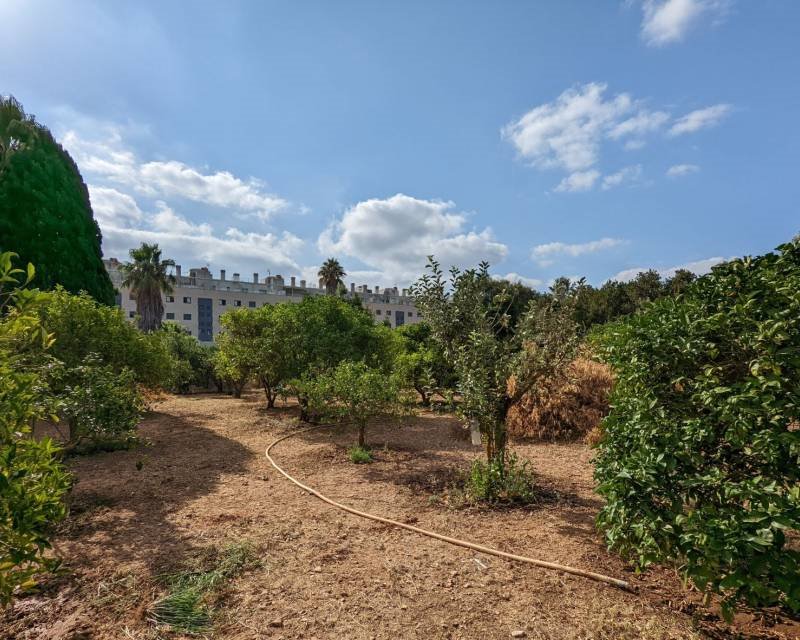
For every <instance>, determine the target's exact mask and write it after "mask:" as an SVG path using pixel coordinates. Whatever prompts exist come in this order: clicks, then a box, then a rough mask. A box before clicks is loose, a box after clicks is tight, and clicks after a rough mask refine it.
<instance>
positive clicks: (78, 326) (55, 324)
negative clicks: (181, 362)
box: [40, 287, 172, 387]
mask: <svg viewBox="0 0 800 640" xmlns="http://www.w3.org/2000/svg"><path fill="white" fill-rule="evenodd" d="M40 296H41V297H42V303H41V307H40V308H41V318H42V324H43V326H44V327H45V329H46V330H47V331H48V332H49V333H52V334H53V337H54V338H55V342H54V343H53V346H52V348H51V349H50V352H49V353H50V355H52V356H54V357H55V358H57V359H58V360H60V361H61V362H63V363H64V365H65V366H66V367H67V368H74V367H80V366H82V365H83V364H84V361H85V360H86V358H87V356H89V355H90V354H94V355H95V356H96V357H97V358H98V363H99V364H102V365H107V366H110V367H112V368H113V369H114V371H116V372H121V371H122V370H123V369H125V368H127V369H130V370H131V371H132V372H133V374H134V376H135V378H136V381H137V382H140V383H142V384H146V385H149V386H154V387H158V386H167V385H168V384H169V380H170V375H171V365H172V363H171V360H170V356H169V353H168V352H167V350H166V348H165V346H164V344H163V342H162V341H161V340H160V338H159V337H158V336H157V335H153V334H151V335H146V334H144V333H142V332H141V331H139V330H138V329H137V328H136V327H135V326H134V325H133V324H131V323H130V322H128V320H127V319H126V318H125V316H124V315H123V312H122V310H121V309H119V308H117V307H107V306H105V305H102V304H99V303H98V302H96V301H95V300H94V299H93V298H91V297H90V296H88V295H87V294H85V293H81V294H79V295H72V294H70V293H68V292H67V291H65V290H64V289H62V288H61V287H57V288H56V289H55V291H50V292H47V293H42V294H40Z"/></svg>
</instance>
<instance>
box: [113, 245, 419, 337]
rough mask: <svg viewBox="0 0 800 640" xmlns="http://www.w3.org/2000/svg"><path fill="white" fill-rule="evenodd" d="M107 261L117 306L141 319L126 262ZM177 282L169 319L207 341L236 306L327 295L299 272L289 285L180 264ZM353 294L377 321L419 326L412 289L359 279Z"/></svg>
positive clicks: (168, 299) (167, 300) (169, 299)
mask: <svg viewBox="0 0 800 640" xmlns="http://www.w3.org/2000/svg"><path fill="white" fill-rule="evenodd" d="M103 262H104V263H105V265H106V269H107V270H108V275H109V276H110V277H111V282H112V283H113V284H114V286H115V287H116V289H117V291H118V293H117V304H118V305H119V306H120V307H122V309H123V310H124V311H125V315H126V316H127V317H128V318H130V319H131V320H133V319H134V318H135V317H136V301H135V300H134V298H133V296H132V295H131V292H130V290H129V289H128V288H127V287H123V286H122V280H123V275H122V272H121V271H120V269H119V267H120V265H121V263H120V262H119V260H117V259H116V258H110V259H106V260H104V261H103ZM175 280H176V283H175V285H174V286H173V291H172V293H171V294H169V295H165V296H164V320H168V321H171V322H176V323H178V324H179V325H181V326H183V327H185V328H186V329H187V330H188V331H189V332H190V333H191V334H192V335H193V336H195V337H197V339H198V340H200V341H202V342H212V341H213V340H214V337H215V336H216V335H217V334H218V333H219V331H220V317H221V316H222V314H223V313H225V312H226V311H228V310H230V309H236V308H240V307H245V308H250V309H254V308H256V307H260V306H263V305H265V304H278V303H279V302H300V301H301V300H302V299H303V298H305V297H306V296H320V295H325V289H324V288H323V287H322V284H321V283H318V286H316V287H309V286H307V283H306V281H305V280H300V281H299V282H298V280H297V279H296V278H295V276H292V277H291V278H290V279H289V282H288V283H286V282H285V281H284V279H283V277H282V276H280V275H275V276H272V275H270V276H267V277H265V278H264V279H263V280H262V281H259V277H258V274H257V273H254V274H253V278H252V280H250V281H246V280H242V279H241V278H240V276H239V274H238V273H234V274H233V276H232V277H231V278H230V279H228V278H227V277H226V273H225V269H222V270H221V271H220V274H219V278H214V277H213V275H212V274H211V272H210V271H209V270H208V268H207V267H201V268H195V269H189V275H188V276H186V275H183V274H182V272H181V267H180V265H177V266H176V267H175ZM347 295H348V297H354V296H356V295H357V296H358V297H359V298H360V299H361V302H362V303H363V304H364V306H365V307H366V308H367V309H368V310H369V312H370V313H371V314H372V316H373V318H374V319H375V322H384V321H386V320H388V321H389V324H390V325H391V326H392V327H399V326H400V325H403V324H415V323H417V322H419V321H420V319H421V318H420V316H419V313H418V312H417V309H416V307H415V306H414V302H413V300H412V298H411V297H410V296H409V295H408V290H407V289H403V290H402V291H398V289H397V287H391V288H386V289H383V290H381V288H380V287H378V286H376V287H374V288H373V289H370V288H368V286H367V285H365V284H362V285H360V286H358V287H357V286H356V285H355V283H350V289H349V291H348V294H347Z"/></svg>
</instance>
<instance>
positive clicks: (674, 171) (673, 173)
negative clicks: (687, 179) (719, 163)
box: [667, 164, 700, 178]
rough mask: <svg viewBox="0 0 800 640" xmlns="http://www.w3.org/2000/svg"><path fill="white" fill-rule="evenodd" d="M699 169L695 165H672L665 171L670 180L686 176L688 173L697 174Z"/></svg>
mask: <svg viewBox="0 0 800 640" xmlns="http://www.w3.org/2000/svg"><path fill="white" fill-rule="evenodd" d="M698 171H700V167H698V166H697V165H696V164H674V165H672V166H671V167H670V168H669V169H667V176H669V177H670V178H679V177H681V176H688V175H689V174H690V173H697V172H698Z"/></svg>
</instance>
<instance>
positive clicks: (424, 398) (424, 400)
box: [415, 387, 431, 407]
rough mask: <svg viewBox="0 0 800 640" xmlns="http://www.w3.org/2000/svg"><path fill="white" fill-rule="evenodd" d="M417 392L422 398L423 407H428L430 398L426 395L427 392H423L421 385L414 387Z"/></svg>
mask: <svg viewBox="0 0 800 640" xmlns="http://www.w3.org/2000/svg"><path fill="white" fill-rule="evenodd" d="M415 389H416V390H417V393H418V394H419V395H420V398H421V399H422V406H423V407H430V406H431V399H430V398H429V397H428V394H427V393H426V392H425V389H423V388H421V387H415Z"/></svg>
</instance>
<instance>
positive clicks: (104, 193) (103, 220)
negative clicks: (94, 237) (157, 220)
mask: <svg viewBox="0 0 800 640" xmlns="http://www.w3.org/2000/svg"><path fill="white" fill-rule="evenodd" d="M89 200H90V201H91V203H92V211H94V215H95V218H96V219H97V222H98V223H99V224H101V225H103V224H131V223H135V222H139V221H140V220H141V219H142V217H143V215H144V214H143V213H142V210H141V209H140V208H139V205H138V204H137V203H136V200H134V199H133V198H132V197H131V196H129V195H128V194H127V193H122V192H121V191H117V190H116V189H111V188H108V187H98V186H95V185H90V186H89Z"/></svg>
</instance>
